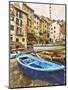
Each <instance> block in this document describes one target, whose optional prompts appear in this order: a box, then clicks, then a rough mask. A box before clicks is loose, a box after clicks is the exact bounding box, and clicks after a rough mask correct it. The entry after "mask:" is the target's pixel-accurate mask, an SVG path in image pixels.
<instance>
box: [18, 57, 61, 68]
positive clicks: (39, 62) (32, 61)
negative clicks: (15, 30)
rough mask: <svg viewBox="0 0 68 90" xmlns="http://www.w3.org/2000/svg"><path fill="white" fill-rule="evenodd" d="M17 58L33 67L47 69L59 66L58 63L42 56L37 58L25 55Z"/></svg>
mask: <svg viewBox="0 0 68 90" xmlns="http://www.w3.org/2000/svg"><path fill="white" fill-rule="evenodd" d="M19 60H20V62H21V63H23V64H25V65H28V66H32V67H34V68H43V69H44V68H48V69H49V68H50V69H54V68H56V69H58V68H60V65H59V64H56V63H53V62H49V61H47V60H43V59H42V58H38V57H35V56H31V57H28V55H27V56H23V57H20V58H19Z"/></svg>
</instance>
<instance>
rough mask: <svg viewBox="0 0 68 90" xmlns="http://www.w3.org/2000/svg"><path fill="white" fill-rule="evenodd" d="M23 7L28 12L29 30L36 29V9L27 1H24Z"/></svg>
mask: <svg viewBox="0 0 68 90" xmlns="http://www.w3.org/2000/svg"><path fill="white" fill-rule="evenodd" d="M22 9H23V11H24V12H26V13H27V14H28V21H27V24H28V32H32V31H33V30H34V10H33V9H32V8H30V7H29V6H28V5H27V4H25V3H23V5H22Z"/></svg>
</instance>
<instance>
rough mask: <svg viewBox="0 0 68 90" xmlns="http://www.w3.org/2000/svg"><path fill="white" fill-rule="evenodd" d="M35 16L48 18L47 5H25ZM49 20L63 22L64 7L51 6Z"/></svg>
mask: <svg viewBox="0 0 68 90" xmlns="http://www.w3.org/2000/svg"><path fill="white" fill-rule="evenodd" d="M27 5H29V6H30V7H31V8H32V9H34V12H35V13H36V14H37V15H40V16H41V15H43V16H45V17H50V15H49V4H36V3H27ZM51 18H52V19H55V20H57V19H60V20H62V19H63V20H65V5H54V4H51Z"/></svg>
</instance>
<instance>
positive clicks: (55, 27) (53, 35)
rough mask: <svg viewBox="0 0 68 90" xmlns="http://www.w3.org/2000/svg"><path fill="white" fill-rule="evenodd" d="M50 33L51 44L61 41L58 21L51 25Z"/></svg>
mask: <svg viewBox="0 0 68 90" xmlns="http://www.w3.org/2000/svg"><path fill="white" fill-rule="evenodd" d="M49 33H50V36H49V38H50V41H51V42H53V43H56V42H58V41H59V40H60V25H59V24H58V22H57V21H55V22H52V23H51V25H50V29H49Z"/></svg>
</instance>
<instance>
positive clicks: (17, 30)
mask: <svg viewBox="0 0 68 90" xmlns="http://www.w3.org/2000/svg"><path fill="white" fill-rule="evenodd" d="M16 34H17V35H20V34H22V28H20V27H17V29H16Z"/></svg>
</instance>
